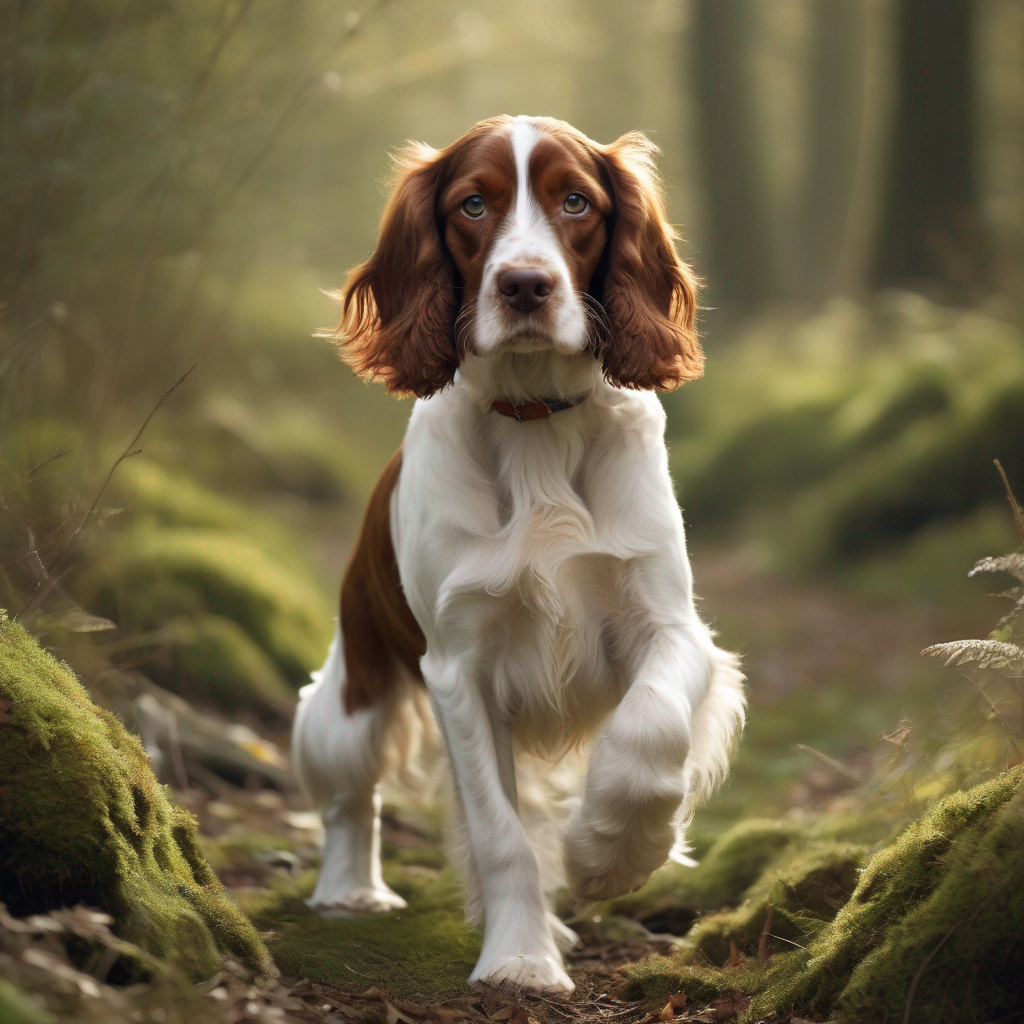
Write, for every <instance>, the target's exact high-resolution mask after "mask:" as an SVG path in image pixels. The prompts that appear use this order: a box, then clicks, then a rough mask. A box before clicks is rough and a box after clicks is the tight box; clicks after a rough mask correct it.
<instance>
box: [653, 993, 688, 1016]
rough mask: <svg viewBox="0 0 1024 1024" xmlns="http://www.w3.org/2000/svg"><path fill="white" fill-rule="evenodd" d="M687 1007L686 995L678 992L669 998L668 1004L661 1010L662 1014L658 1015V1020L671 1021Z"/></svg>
mask: <svg viewBox="0 0 1024 1024" xmlns="http://www.w3.org/2000/svg"><path fill="white" fill-rule="evenodd" d="M685 1006H686V994H685V993H683V992H677V993H676V994H675V995H672V996H669V997H668V1002H667V1003H666V1004H665V1005H664V1006H663V1007H662V1008H661V1013H659V1014H658V1020H671V1019H672V1018H673V1017H675V1016H677V1015H678V1013H679V1011H680V1010H682V1009H683V1007H685Z"/></svg>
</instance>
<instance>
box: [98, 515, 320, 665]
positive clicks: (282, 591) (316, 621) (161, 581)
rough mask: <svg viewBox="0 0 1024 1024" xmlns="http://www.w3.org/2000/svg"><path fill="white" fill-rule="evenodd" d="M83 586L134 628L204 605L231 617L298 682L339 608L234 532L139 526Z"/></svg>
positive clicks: (116, 617) (115, 616) (200, 609)
mask: <svg viewBox="0 0 1024 1024" xmlns="http://www.w3.org/2000/svg"><path fill="white" fill-rule="evenodd" d="M84 585H85V586H86V587H87V588H88V587H90V586H91V588H92V590H93V591H94V592H95V594H96V600H95V601H90V602H89V607H94V608H97V609H103V613H105V614H107V615H108V616H109V617H111V618H113V619H114V620H115V621H118V622H120V623H121V625H122V626H123V627H125V628H127V629H131V630H142V629H146V628H155V627H159V626H161V625H163V624H164V623H166V622H167V621H168V619H169V618H172V617H175V616H179V615H184V616H197V615H199V614H201V613H202V612H204V611H206V612H212V613H214V614H217V615H220V616H222V617H225V618H228V619H231V620H233V621H234V622H235V623H237V624H238V625H239V626H240V627H241V628H242V629H244V630H245V631H246V632H247V633H248V634H249V636H250V637H251V638H252V639H253V640H254V641H255V642H256V643H257V644H258V645H259V646H260V647H262V648H263V650H265V651H266V652H267V653H268V654H269V655H270V657H271V658H273V660H274V661H275V662H276V663H277V665H278V667H279V668H280V669H281V671H282V672H283V673H284V674H285V676H286V677H287V678H288V679H290V680H291V681H292V682H295V683H301V682H305V681H306V680H307V679H308V678H309V673H310V671H311V670H312V669H314V668H315V667H317V666H318V665H319V664H320V663H321V662H322V660H323V657H324V654H325V652H326V650H327V645H328V643H329V641H330V630H331V621H332V611H331V608H330V606H329V605H328V604H327V602H326V601H325V599H324V595H323V593H322V592H321V590H320V588H319V587H318V585H317V584H316V582H315V581H314V580H312V579H311V578H309V577H308V576H307V575H305V574H304V573H303V572H302V571H301V570H300V569H298V568H297V567H296V566H295V565H287V566H286V565H284V564H282V563H281V562H279V561H277V560H275V559H274V558H272V557H270V556H269V555H268V554H267V552H266V551H265V550H264V549H263V547H261V546H260V545H259V544H258V543H257V542H256V541H254V540H252V539H250V538H247V537H245V536H241V535H237V534H234V533H229V532H227V531H222V530H217V529H212V528H206V529H199V528H195V529H185V528H181V529H160V528H152V529H145V530H143V529H140V530H136V531H132V532H131V533H129V534H127V535H126V536H125V537H124V538H123V539H122V542H121V546H120V549H119V551H118V552H117V557H116V558H113V559H111V560H110V562H109V563H108V564H106V565H105V566H104V568H103V569H102V570H99V569H97V570H96V573H95V575H94V577H93V578H92V580H91V581H88V583H87V584H84Z"/></svg>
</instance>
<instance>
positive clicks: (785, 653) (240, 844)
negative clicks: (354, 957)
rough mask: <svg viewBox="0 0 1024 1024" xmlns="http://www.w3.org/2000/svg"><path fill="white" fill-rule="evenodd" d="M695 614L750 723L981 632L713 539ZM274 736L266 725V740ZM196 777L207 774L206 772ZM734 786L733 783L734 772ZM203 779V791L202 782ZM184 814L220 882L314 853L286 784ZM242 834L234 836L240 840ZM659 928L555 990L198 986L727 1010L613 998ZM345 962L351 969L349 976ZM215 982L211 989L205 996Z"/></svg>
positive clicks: (386, 1008)
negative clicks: (734, 665) (792, 573)
mask: <svg viewBox="0 0 1024 1024" xmlns="http://www.w3.org/2000/svg"><path fill="white" fill-rule="evenodd" d="M693 562H694V571H695V578H696V580H697V590H698V592H699V593H700V594H701V595H702V598H703V605H702V607H703V610H704V614H705V615H706V616H707V617H708V618H709V619H711V620H712V621H714V622H715V623H716V625H717V626H718V628H719V629H720V631H721V642H722V643H723V644H724V645H726V646H736V647H739V648H740V649H742V650H743V652H744V657H745V664H746V670H747V673H748V676H749V679H750V687H751V695H752V716H753V719H754V722H753V728H754V730H755V731H756V728H757V717H758V715H759V714H760V713H761V709H769V708H771V707H773V706H775V705H777V704H778V702H779V701H784V700H785V699H786V698H792V697H793V696H794V695H795V696H797V697H799V695H800V694H801V693H819V692H821V691H823V690H825V689H827V688H828V687H830V686H834V685H836V684H837V681H840V682H842V681H846V682H849V681H851V680H857V681H859V682H858V687H859V689H860V691H861V692H862V693H864V694H872V693H874V694H879V693H884V692H885V691H887V690H890V689H892V688H894V687H895V688H899V687H900V686H901V685H903V680H904V679H905V678H906V677H907V676H908V675H913V674H914V673H916V672H918V671H919V670H920V663H921V659H920V657H919V654H918V652H919V651H920V650H921V648H923V647H925V646H926V645H928V644H930V643H935V642H938V641H942V640H947V639H954V638H957V637H962V636H968V635H978V636H980V635H984V631H985V630H986V629H987V628H988V625H989V623H990V622H991V608H990V607H989V606H987V605H986V604H985V602H984V600H981V599H979V601H978V602H977V607H972V608H970V609H966V610H965V609H952V610H951V609H949V608H944V607H941V606H937V605H932V606H927V605H918V606H912V607H908V606H906V605H899V604H896V603H893V602H882V601H879V600H875V599H868V598H863V597H856V596H851V595H850V594H848V593H843V592H840V591H838V590H837V589H835V588H834V587H832V586H830V585H829V584H827V583H824V582H814V581H807V580H783V579H779V578H777V577H771V576H765V575H761V574H758V573H757V572H755V571H754V570H753V569H752V568H751V566H750V565H749V564H748V563H746V562H745V561H744V560H743V558H742V557H741V556H738V555H737V554H736V553H735V552H733V551H729V550H723V549H698V550H697V551H696V552H695V553H694V556H693ZM281 738H282V737H281V736H277V737H275V739H277V740H278V741H280V740H281ZM207 782H208V783H209V780H207ZM741 785H742V783H741ZM213 789H216V790H217V791H216V792H214V791H213ZM182 796H183V799H184V802H186V803H188V804H189V805H190V806H191V808H192V809H193V810H194V811H195V812H196V813H197V814H198V816H199V819H200V823H201V827H202V829H203V832H204V834H206V835H207V836H208V837H209V838H210V839H211V841H212V842H213V843H215V844H223V843H224V841H225V839H227V840H228V841H229V842H228V843H227V846H228V847H230V848H231V849H232V850H233V851H235V852H234V853H233V854H232V859H231V863H230V864H223V865H222V866H221V868H220V870H221V874H222V877H223V880H224V881H225V883H226V884H227V885H228V886H229V888H231V889H233V890H234V891H235V892H236V893H237V894H238V895H239V896H241V897H243V898H251V897H252V896H253V895H254V894H258V893H260V892H261V891H265V890H266V889H267V887H269V886H272V885H274V884H275V880H280V879H281V878H282V877H283V876H285V875H289V874H294V873H295V872H297V871H300V870H301V869H302V868H303V867H305V866H308V865H309V864H310V863H315V848H314V844H313V841H312V839H313V836H314V831H312V830H310V829H309V828H308V826H309V825H310V821H309V819H308V817H307V816H304V812H305V811H306V810H308V809H307V808H306V807H304V805H303V804H302V801H301V798H299V797H298V796H297V795H295V794H291V795H286V796H284V797H281V796H279V795H278V794H275V793H271V792H267V791H264V792H263V793H252V792H245V791H244V790H238V789H234V788H233V787H230V786H227V785H226V784H224V785H222V786H214V787H212V788H211V787H210V786H209V785H207V786H197V787H195V788H194V789H192V790H191V791H190V792H189V793H187V794H182ZM384 824H385V829H384V833H385V834H384V840H385V845H386V846H387V845H388V844H390V845H391V847H392V848H408V847H415V846H416V844H417V843H421V842H422V841H423V840H422V838H421V833H420V831H419V830H418V829H417V828H415V827H407V826H406V825H405V824H404V823H403V822H402V821H401V820H399V819H397V818H395V817H394V816H388V817H386V819H385V823H384ZM274 834H277V835H279V836H280V837H281V838H282V839H286V840H287V843H286V844H285V845H287V846H288V847H289V850H288V851H286V852H284V853H279V854H274V853H273V851H268V850H266V849H259V841H257V839H256V837H258V836H259V837H263V841H265V839H266V837H267V836H273V835H274ZM247 837H248V838H247ZM671 942H672V939H671V937H670V936H657V935H651V934H649V933H648V934H643V933H642V930H641V931H640V932H639V933H635V934H634V935H632V936H628V937H626V938H625V939H619V940H617V941H608V940H607V939H606V938H602V937H601V936H600V933H599V932H598V931H595V932H594V933H593V934H592V935H591V936H590V940H589V941H588V942H586V943H585V944H584V945H583V946H582V947H581V948H579V949H577V950H575V951H573V952H572V953H571V954H570V955H569V957H568V963H569V969H570V973H571V974H572V976H573V978H574V980H575V981H576V984H577V992H576V994H575V995H574V997H573V998H572V999H571V1000H569V1001H556V1000H546V999H539V998H525V999H522V1000H520V999H518V998H514V997H513V996H511V995H509V994H502V993H495V992H490V993H486V994H479V993H471V994H466V995H464V996H461V997H459V998H456V999H452V1000H447V1001H445V1002H443V1003H431V1002H430V1001H429V1000H422V999H416V998H409V999H406V1000H395V999H389V998H387V997H386V996H384V995H383V994H381V993H380V992H378V991H377V990H376V989H373V988H371V989H370V990H369V991H362V992H359V991H355V989H356V988H358V985H355V986H353V988H352V989H347V988H337V987H333V986H330V985H322V984H321V985H317V984H311V983H310V982H309V981H307V980H305V979H303V978H295V977H293V978H285V979H284V981H283V983H282V986H281V987H280V988H279V989H278V990H276V991H275V992H273V993H270V994H260V993H256V992H254V991H253V990H246V989H245V988H244V986H240V985H239V983H238V982H236V981H234V980H232V979H231V978H230V977H228V978H226V979H225V981H224V982H223V983H222V985H221V986H219V987H218V988H217V989H214V991H213V992H212V993H211V996H210V998H211V999H214V1000H215V1001H220V1003H221V1004H222V1005H228V1006H231V1007H234V1008H233V1009H231V1010H229V1015H230V1019H232V1020H243V1019H264V1020H276V1021H281V1020H284V1021H324V1022H328V1021H329V1022H341V1021H348V1020H361V1021H366V1022H384V1021H386V1022H387V1024H397V1022H399V1021H402V1020H405V1021H409V1022H411V1024H417V1022H419V1021H440V1022H449V1021H462V1020H466V1021H510V1022H512V1024H530V1022H537V1024H554V1022H566V1021H570V1022H582V1021H609V1022H611V1021H616V1022H618V1021H622V1022H630V1021H655V1020H667V1019H677V1020H691V1021H695V1020H701V1021H712V1020H729V1019H731V1018H732V1017H733V1016H735V1015H736V1013H737V1012H738V1011H739V1010H741V1009H742V1003H729V1005H726V1004H725V1003H723V1004H722V1005H719V1006H716V1007H712V1008H707V1007H694V1006H685V1004H684V1003H683V1002H682V1001H678V1000H677V1002H676V1004H675V1005H672V1004H669V1005H657V1006H652V1005H640V1004H636V1003H630V1002H625V1001H622V1000H620V999H619V998H618V997H617V995H616V992H617V990H618V987H619V984H620V981H621V974H620V971H621V968H622V967H623V966H624V965H625V964H628V963H631V962H635V961H636V960H638V959H641V958H643V957H646V956H650V955H653V954H659V953H661V954H663V953H665V952H667V951H668V950H669V949H670V946H671ZM356 973H358V972H355V971H353V974H356ZM218 993H220V994H218Z"/></svg>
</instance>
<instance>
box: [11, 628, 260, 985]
mask: <svg viewBox="0 0 1024 1024" xmlns="http://www.w3.org/2000/svg"><path fill="white" fill-rule="evenodd" d="M0 851H2V853H0V901H2V902H4V903H6V904H7V905H8V907H9V908H10V910H11V912H12V913H14V914H16V915H17V914H30V913H37V912H41V911H44V910H49V909H52V908H54V907H58V906H73V905H76V904H87V905H89V906H94V907H100V908H102V909H103V910H105V911H107V912H108V913H109V914H110V915H111V916H112V917H113V918H114V920H115V922H116V924H115V928H116V931H117V933H118V934H119V935H120V936H121V937H122V938H123V939H126V940H128V941H129V942H131V943H134V944H135V945H136V946H138V947H139V948H140V950H142V951H143V952H144V954H145V956H142V957H141V959H140V961H139V962H137V963H134V964H133V963H129V962H128V961H122V963H121V964H119V965H118V970H119V971H121V972H123V973H124V974H126V975H130V974H132V973H133V972H137V971H138V970H139V969H140V968H141V967H143V966H144V964H145V962H146V959H147V957H155V958H157V959H158V960H160V961H163V962H164V963H166V964H170V965H173V966H174V967H176V968H177V969H178V970H180V971H181V972H182V973H183V974H184V975H185V976H186V977H188V978H190V979H192V980H194V981H199V980H202V979H205V978H209V977H210V976H211V975H213V974H215V973H216V972H217V970H218V968H219V966H220V963H221V955H222V953H227V954H230V955H231V956H233V957H234V958H235V959H237V960H239V961H240V962H242V963H244V964H245V965H246V966H247V967H248V968H250V969H251V970H252V971H253V972H254V973H256V974H258V975H271V974H273V973H274V971H275V968H274V965H273V962H272V961H271V959H270V956H269V954H268V952H267V950H266V948H265V947H264V946H263V943H262V942H261V941H260V939H259V936H258V935H257V934H256V932H255V930H254V929H253V927H252V925H251V924H250V923H249V922H248V921H247V920H246V919H245V917H243V916H242V914H241V913H239V911H238V910H237V909H236V908H235V906H234V905H233V904H232V903H231V901H230V900H229V899H228V897H227V895H226V894H225V892H224V889H223V887H222V886H221V884H220V882H219V881H218V880H217V878H216V877H215V875H214V874H213V872H212V871H211V870H210V868H209V867H208V866H207V864H206V862H205V860H204V859H203V857H202V855H201V853H200V852H199V847H198V841H197V836H196V827H195V822H194V820H193V819H192V817H191V815H189V814H188V812H187V811H185V810H183V809H182V808H180V807H178V806H176V805H174V804H172V803H171V802H170V800H168V798H167V796H166V794H165V792H164V790H163V789H162V788H161V787H160V785H159V784H158V783H157V781H156V779H155V777H154V775H153V772H152V771H151V769H150V766H149V762H148V761H147V759H146V755H145V752H144V751H143V749H142V745H141V744H140V743H139V742H138V740H137V739H135V737H133V736H131V735H130V734H129V733H128V732H127V731H126V730H125V728H124V726H123V725H122V724H121V723H120V722H119V721H118V720H117V719H116V718H115V717H114V716H113V715H111V714H109V713H108V712H106V711H103V710H102V709H100V708H98V707H96V705H94V704H93V703H92V702H91V701H90V700H89V697H88V695H87V694H86V692H85V690H84V689H83V688H82V686H81V685H80V683H79V682H78V680H77V679H76V678H75V677H74V675H73V674H72V673H71V671H70V670H69V669H68V668H67V667H66V666H65V665H61V664H59V663H58V662H57V661H55V660H54V659H53V658H52V657H51V656H50V655H49V654H47V653H46V652H45V651H44V650H42V648H40V647H39V645H38V644H37V643H36V642H35V641H34V640H33V638H32V637H31V636H30V635H29V634H28V633H27V632H26V631H25V630H24V629H22V627H21V626H19V625H17V624H16V623H13V622H11V621H9V619H8V618H7V616H6V614H5V613H4V612H3V611H0ZM83 955H88V951H83Z"/></svg>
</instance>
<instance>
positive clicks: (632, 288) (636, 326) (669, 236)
mask: <svg viewBox="0 0 1024 1024" xmlns="http://www.w3.org/2000/svg"><path fill="white" fill-rule="evenodd" d="M657 152H658V149H657V147H656V146H655V145H654V144H653V143H652V142H650V141H649V140H648V139H647V138H646V137H645V136H644V135H641V134H640V133H639V132H630V133H629V134H628V135H623V136H622V138H621V139H619V140H618V141H616V142H613V143H612V144H611V145H610V146H604V147H601V148H600V155H601V158H602V160H603V162H604V166H605V168H606V171H607V174H608V178H609V181H610V184H611V189H612V194H613V199H614V203H615V208H614V213H613V215H612V217H613V221H612V224H611V225H610V229H611V230H610V238H609V241H608V247H607V250H606V252H605V257H604V259H603V261H602V263H603V266H602V268H601V278H600V279H599V280H597V281H596V282H595V293H596V294H595V297H596V298H597V299H598V300H599V301H600V303H601V305H602V306H603V307H604V310H605V313H606V314H607V316H608V322H609V327H610V328H611V330H610V332H609V337H608V338H607V339H605V340H604V341H603V342H602V344H601V346H600V357H601V361H602V365H603V368H604V373H605V376H606V377H607V378H608V379H609V380H610V381H612V383H614V384H619V385H621V386H622V387H629V388H654V389H657V390H659V391H672V390H674V389H675V388H677V387H678V386H679V385H680V384H682V383H684V382H685V381H688V380H696V379H697V378H698V377H700V376H701V374H702V373H703V372H704V353H703V351H702V350H701V347H700V342H699V341H698V340H697V331H696V328H695V327H694V314H695V312H696V303H697V280H696V278H695V277H694V275H693V273H692V272H691V271H690V269H689V268H688V267H687V266H686V264H685V263H683V262H682V260H680V258H679V256H678V255H677V254H676V250H675V245H674V244H673V243H674V240H675V238H676V233H675V231H674V230H673V228H672V226H671V225H670V224H669V223H668V221H667V219H666V217H665V204H664V200H663V199H662V195H661V187H660V183H659V181H658V177H657V172H656V170H655V167H654V154H655V153H657Z"/></svg>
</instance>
